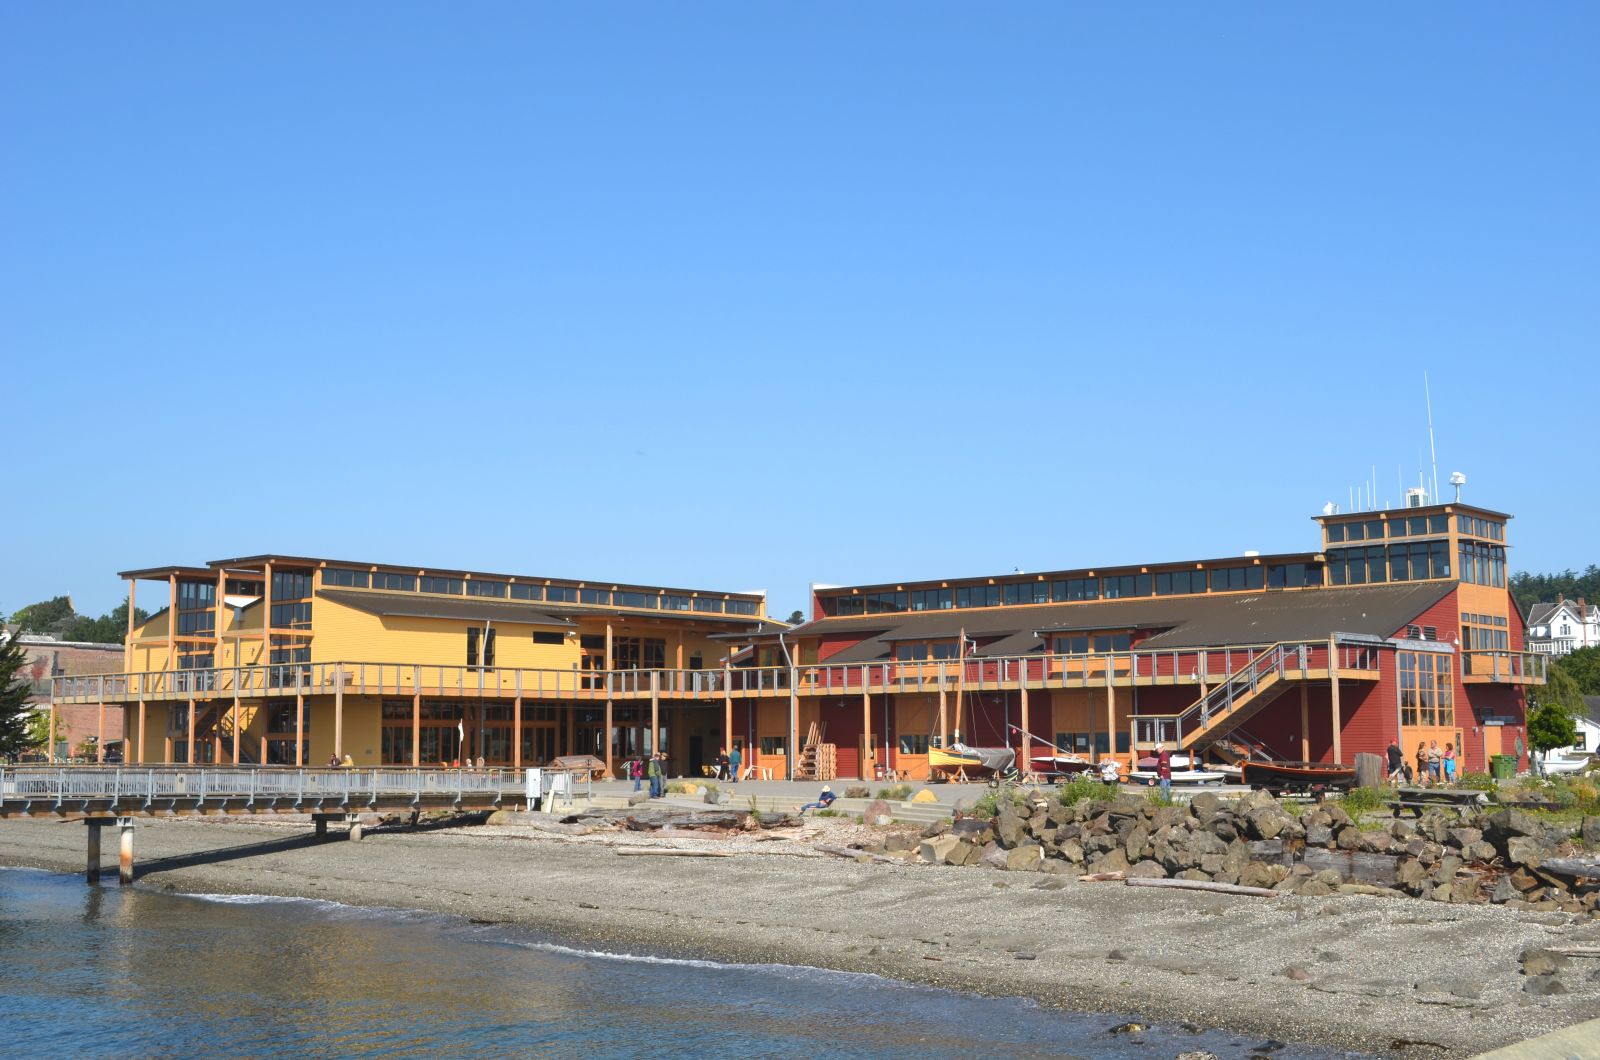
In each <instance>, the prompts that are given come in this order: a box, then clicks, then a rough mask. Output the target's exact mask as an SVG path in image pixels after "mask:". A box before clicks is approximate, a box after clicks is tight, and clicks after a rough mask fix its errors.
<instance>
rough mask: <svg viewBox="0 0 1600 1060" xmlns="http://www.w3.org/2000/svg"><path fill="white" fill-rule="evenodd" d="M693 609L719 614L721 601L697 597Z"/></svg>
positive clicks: (857, 598)
mask: <svg viewBox="0 0 1600 1060" xmlns="http://www.w3.org/2000/svg"><path fill="white" fill-rule="evenodd" d="M853 599H856V600H859V599H860V597H854V598H853ZM694 609H695V610H696V611H707V612H710V613H712V614H721V613H722V601H721V600H718V599H716V598H715V597H711V596H697V597H695V598H694ZM859 613H860V612H857V614H859Z"/></svg>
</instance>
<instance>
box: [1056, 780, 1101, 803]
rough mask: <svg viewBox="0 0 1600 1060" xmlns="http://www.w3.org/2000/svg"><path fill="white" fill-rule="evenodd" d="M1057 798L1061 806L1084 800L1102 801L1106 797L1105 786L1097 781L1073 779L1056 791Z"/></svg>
mask: <svg viewBox="0 0 1600 1060" xmlns="http://www.w3.org/2000/svg"><path fill="white" fill-rule="evenodd" d="M1057 797H1058V798H1059V799H1060V800H1061V805H1063V806H1071V805H1072V804H1073V803H1078V802H1082V801H1083V800H1084V799H1103V798H1105V797H1106V786H1105V785H1104V784H1102V783H1100V782H1099V781H1098V780H1090V779H1089V778H1088V777H1083V776H1078V777H1073V778H1072V779H1071V780H1069V781H1067V782H1066V783H1065V784H1063V785H1061V787H1060V788H1059V789H1058V792H1057Z"/></svg>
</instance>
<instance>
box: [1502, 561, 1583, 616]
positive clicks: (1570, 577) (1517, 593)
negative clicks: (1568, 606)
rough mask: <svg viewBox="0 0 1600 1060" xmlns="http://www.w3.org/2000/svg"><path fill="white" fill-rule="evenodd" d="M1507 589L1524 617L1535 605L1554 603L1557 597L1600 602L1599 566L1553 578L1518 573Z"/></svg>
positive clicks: (1562, 572)
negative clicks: (1581, 598)
mask: <svg viewBox="0 0 1600 1060" xmlns="http://www.w3.org/2000/svg"><path fill="white" fill-rule="evenodd" d="M1510 589H1511V595H1512V597H1513V598H1514V599H1515V600H1516V601H1517V606H1518V607H1520V608H1522V613H1523V614H1525V615H1526V614H1527V613H1528V609H1529V608H1531V607H1532V606H1533V605H1534V604H1536V603H1539V602H1540V601H1541V600H1542V601H1547V602H1553V601H1554V600H1555V599H1556V597H1558V596H1565V597H1566V598H1567V599H1569V600H1576V599H1577V598H1578V597H1580V596H1581V597H1583V598H1585V599H1587V600H1596V599H1600V566H1596V565H1595V564H1593V563H1591V564H1589V566H1588V567H1587V568H1585V569H1584V571H1583V573H1581V574H1580V573H1578V572H1577V571H1573V570H1564V571H1559V572H1557V573H1555V574H1533V573H1530V572H1529V571H1518V572H1517V573H1516V574H1513V575H1512V576H1511V582H1510Z"/></svg>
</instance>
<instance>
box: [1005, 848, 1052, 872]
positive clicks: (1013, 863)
mask: <svg viewBox="0 0 1600 1060" xmlns="http://www.w3.org/2000/svg"><path fill="white" fill-rule="evenodd" d="M1043 860H1044V848H1043V847H1041V846H1040V845H1039V844H1037V843H1024V844H1022V845H1021V846H1019V847H1013V848H1012V849H1010V850H1008V851H1006V863H1005V866H1004V867H1005V868H1006V869H1007V870H1008V871H1010V872H1031V871H1034V870H1036V869H1038V867H1039V863H1040V862H1042V861H1043Z"/></svg>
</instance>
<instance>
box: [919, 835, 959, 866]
mask: <svg viewBox="0 0 1600 1060" xmlns="http://www.w3.org/2000/svg"><path fill="white" fill-rule="evenodd" d="M960 845H961V840H959V839H957V838H956V837H955V836H953V835H941V836H934V837H933V838H931V839H924V840H923V841H922V846H921V847H919V848H918V854H917V856H918V857H920V858H921V859H922V860H923V861H926V862H928V863H929V864H930V865H942V864H944V859H945V858H946V857H947V856H948V855H949V853H950V851H952V850H954V849H955V848H956V847H958V846H960Z"/></svg>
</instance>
